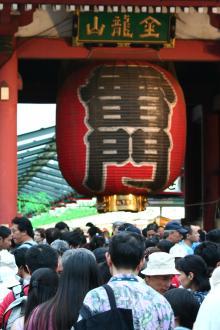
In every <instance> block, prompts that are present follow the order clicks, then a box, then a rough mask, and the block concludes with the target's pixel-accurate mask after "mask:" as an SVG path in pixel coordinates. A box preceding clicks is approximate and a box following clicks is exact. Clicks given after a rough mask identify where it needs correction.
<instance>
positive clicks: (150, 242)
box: [145, 238, 158, 249]
mask: <svg viewBox="0 0 220 330" xmlns="http://www.w3.org/2000/svg"><path fill="white" fill-rule="evenodd" d="M157 243H158V239H154V238H147V239H145V249H147V248H149V247H151V246H156V245H157Z"/></svg>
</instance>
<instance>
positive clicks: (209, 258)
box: [194, 241, 220, 274]
mask: <svg viewBox="0 0 220 330" xmlns="http://www.w3.org/2000/svg"><path fill="white" fill-rule="evenodd" d="M194 254H195V255H198V256H200V257H202V258H203V260H205V262H206V264H207V266H208V270H209V274H211V273H212V272H213V270H214V269H215V268H216V267H218V266H220V246H219V245H218V244H216V243H213V242H209V241H206V242H202V243H201V244H199V245H198V246H197V247H196V248H195V251H194Z"/></svg>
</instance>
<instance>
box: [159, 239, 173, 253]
mask: <svg viewBox="0 0 220 330" xmlns="http://www.w3.org/2000/svg"><path fill="white" fill-rule="evenodd" d="M172 246H174V243H172V242H171V241H168V240H167V239H161V240H160V241H159V242H158V243H157V247H158V248H159V249H160V251H161V252H166V253H169V252H170V249H171V247H172Z"/></svg>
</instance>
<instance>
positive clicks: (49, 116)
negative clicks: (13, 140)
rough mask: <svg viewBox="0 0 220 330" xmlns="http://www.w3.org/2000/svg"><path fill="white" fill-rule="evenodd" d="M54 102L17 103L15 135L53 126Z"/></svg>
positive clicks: (54, 118)
mask: <svg viewBox="0 0 220 330" xmlns="http://www.w3.org/2000/svg"><path fill="white" fill-rule="evenodd" d="M55 121H56V104H18V107H17V135H20V134H24V133H28V132H32V131H37V130H38V129H41V128H46V127H50V126H55Z"/></svg>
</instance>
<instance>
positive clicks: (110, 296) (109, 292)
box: [103, 284, 117, 309]
mask: <svg viewBox="0 0 220 330" xmlns="http://www.w3.org/2000/svg"><path fill="white" fill-rule="evenodd" d="M103 288H104V289H105V290H106V292H107V295H108V299H109V303H110V306H111V309H115V308H117V306H116V301H115V295H114V291H113V290H112V288H111V287H110V285H108V284H104V285H103Z"/></svg>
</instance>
